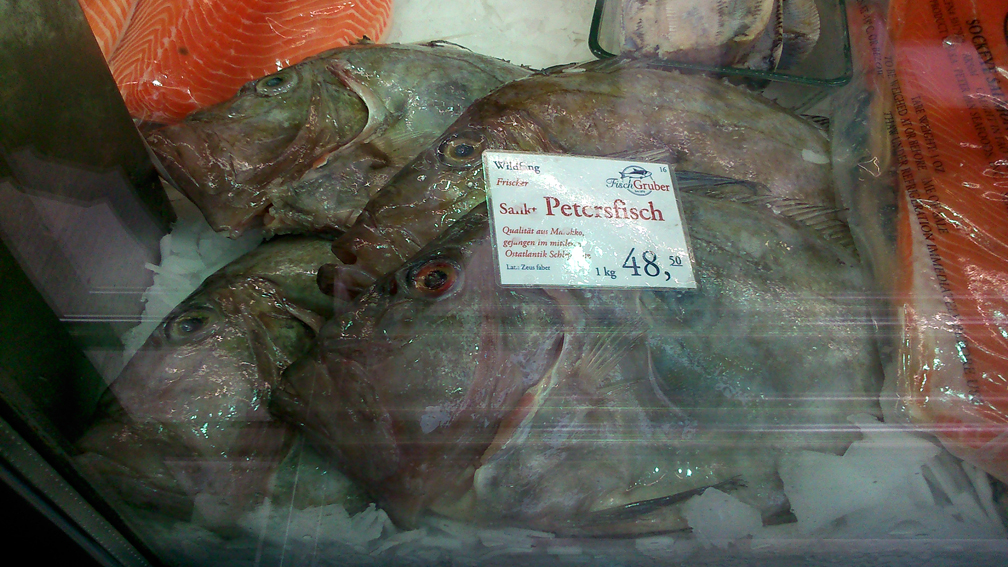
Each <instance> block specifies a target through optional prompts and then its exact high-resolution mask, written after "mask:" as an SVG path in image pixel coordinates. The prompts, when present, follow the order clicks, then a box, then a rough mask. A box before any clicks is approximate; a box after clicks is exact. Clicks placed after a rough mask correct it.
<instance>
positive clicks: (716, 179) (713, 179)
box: [675, 169, 770, 194]
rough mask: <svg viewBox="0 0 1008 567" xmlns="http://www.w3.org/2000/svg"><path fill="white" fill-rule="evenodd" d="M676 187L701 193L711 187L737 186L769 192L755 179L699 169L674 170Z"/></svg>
mask: <svg viewBox="0 0 1008 567" xmlns="http://www.w3.org/2000/svg"><path fill="white" fill-rule="evenodd" d="M675 181H676V189H679V190H680V191H690V192H692V191H697V192H699V193H701V194H702V193H703V191H704V190H705V189H708V188H712V187H731V186H737V187H738V189H739V190H744V189H745V190H748V192H749V193H750V194H758V193H765V194H769V193H770V189H769V188H768V187H767V186H766V185H764V184H762V183H759V182H757V181H747V180H745V179H735V178H732V177H725V176H723V175H714V174H713V173H702V172H699V171H685V170H678V169H677V170H676V171H675Z"/></svg>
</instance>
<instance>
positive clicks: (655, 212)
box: [647, 201, 665, 221]
mask: <svg viewBox="0 0 1008 567" xmlns="http://www.w3.org/2000/svg"><path fill="white" fill-rule="evenodd" d="M647 204H648V206H649V207H651V218H652V219H653V220H656V221H664V220H665V217H664V216H663V215H662V213H661V210H659V209H656V208H654V201H648V202H647Z"/></svg>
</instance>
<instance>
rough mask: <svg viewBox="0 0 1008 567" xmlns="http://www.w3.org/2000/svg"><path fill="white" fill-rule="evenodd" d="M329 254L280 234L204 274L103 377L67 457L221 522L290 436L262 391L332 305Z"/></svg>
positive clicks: (270, 468)
mask: <svg viewBox="0 0 1008 567" xmlns="http://www.w3.org/2000/svg"><path fill="white" fill-rule="evenodd" d="M329 255H330V252H329V242H328V241H327V240H325V239H319V238H303V237H299V238H283V239H278V240H275V241H273V242H270V243H267V244H264V245H262V246H260V247H259V248H257V249H256V250H254V251H252V252H250V253H249V254H246V255H245V256H243V257H241V258H239V259H238V260H236V261H234V262H232V263H231V264H229V265H227V266H225V267H224V268H222V269H221V270H219V271H218V272H217V273H215V274H213V275H211V276H210V277H209V278H208V279H207V280H206V281H205V282H204V284H203V285H202V286H201V287H200V289H198V290H197V291H196V292H194V293H193V294H192V295H191V296H190V297H188V298H187V299H186V300H185V301H183V302H182V304H181V305H179V306H178V307H177V308H176V309H175V310H174V311H173V312H172V313H171V314H169V315H168V317H166V319H165V320H164V321H163V322H162V323H161V325H160V326H158V328H157V329H155V331H154V332H153V333H152V335H151V337H150V338H149V339H148V340H147V342H146V343H145V344H144V345H143V347H142V348H141V349H140V350H139V351H138V352H137V353H136V355H135V356H134V357H133V358H132V359H131V360H130V362H129V363H128V364H127V366H126V368H125V369H124V370H123V371H122V373H121V374H120V375H119V377H118V378H117V379H116V380H115V381H114V382H113V383H112V384H111V385H110V386H109V389H108V392H107V393H106V395H105V397H104V400H103V409H102V412H101V413H100V414H99V418H98V419H97V421H96V423H95V424H94V425H93V426H92V427H91V428H90V429H89V430H88V431H87V432H85V434H84V435H83V437H82V438H81V439H80V440H78V441H77V445H76V447H77V450H78V451H79V453H80V454H79V456H78V457H77V462H78V464H80V465H81V466H82V467H83V468H84V469H85V470H88V471H91V473H92V474H91V476H92V477H93V478H95V479H98V481H97V482H98V483H99V484H101V485H104V486H105V487H106V488H107V489H108V490H109V492H110V493H111V494H113V500H118V501H120V502H121V503H122V504H124V505H125V506H127V507H128V508H131V509H151V510H154V511H156V512H158V513H160V514H161V515H164V516H167V517H174V518H179V519H185V520H189V519H195V520H196V521H198V522H199V523H201V524H203V525H205V526H208V527H211V528H213V529H221V530H226V529H228V528H229V527H231V526H232V525H233V523H234V521H235V520H236V519H237V518H239V517H240V516H241V515H242V514H243V513H245V512H247V511H248V510H249V509H250V508H251V507H252V506H254V505H255V504H257V503H259V502H261V501H262V499H263V498H264V496H266V495H267V494H268V487H269V482H270V479H271V478H272V475H273V473H274V472H275V470H276V468H277V466H279V464H280V463H281V462H282V461H283V459H284V457H285V455H286V454H287V452H288V450H289V449H290V448H291V444H292V443H293V442H294V440H295V437H296V432H295V431H294V430H293V429H291V428H290V427H288V426H287V425H285V424H283V423H281V422H279V421H277V420H275V419H273V418H272V416H271V415H270V413H269V411H268V410H267V407H266V403H267V400H268V397H269V393H270V390H271V389H272V388H273V387H274V386H275V385H276V383H277V381H278V380H279V376H280V372H281V371H282V370H283V369H284V368H286V367H287V366H289V365H290V364H291V363H292V362H293V360H294V359H295V358H296V357H297V356H299V355H301V354H302V353H304V352H305V351H307V350H308V348H309V346H310V345H311V342H312V340H313V339H314V338H315V335H316V333H317V331H318V330H319V328H320V327H321V326H322V323H323V321H324V320H325V318H326V317H328V316H330V315H331V313H332V302H331V300H330V299H329V298H327V297H325V296H324V295H322V294H321V293H319V292H318V288H317V285H316V283H315V272H316V270H317V269H318V266H319V265H320V264H321V263H323V262H324V261H326V260H327V259H328V256H329Z"/></svg>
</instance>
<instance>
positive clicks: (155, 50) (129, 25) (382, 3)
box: [80, 0, 392, 122]
mask: <svg viewBox="0 0 1008 567" xmlns="http://www.w3.org/2000/svg"><path fill="white" fill-rule="evenodd" d="M80 4H81V7H82V8H83V10H84V13H85V15H86V16H87V19H88V22H89V23H90V24H91V28H92V31H93V32H94V33H95V37H96V38H97V40H98V43H99V45H100V46H101V48H102V52H103V53H104V54H105V56H106V58H107V59H108V63H109V68H110V69H111V70H112V75H113V77H114V78H115V80H116V84H118V85H119V90H120V91H121V92H122V95H123V99H124V100H125V101H126V106H127V108H129V111H130V114H132V115H133V117H134V118H138V119H141V120H144V121H152V122H174V121H176V120H178V119H180V118H182V117H183V116H185V115H186V114H188V113H190V112H192V111H193V110H196V109H197V108H202V107H205V106H209V105H211V104H214V103H218V102H221V101H222V100H225V99H227V98H229V97H231V96H232V95H234V93H235V91H237V90H238V88H239V87H241V86H242V85H243V84H245V83H246V82H247V81H249V80H251V79H254V78H256V77H261V76H263V75H268V74H270V73H273V72H275V71H278V70H280V69H283V68H284V67H287V66H289V65H292V64H294V63H297V62H299V61H301V60H302V59H304V58H305V57H307V56H309V55H314V54H316V53H319V52H321V51H324V50H326V49H330V48H333V47H338V46H341V45H348V44H350V43H355V42H358V41H360V40H361V39H362V38H365V37H366V38H369V39H372V40H378V39H380V37H381V35H382V33H383V32H384V30H385V26H386V25H387V24H388V20H389V16H390V13H391V9H392V2H391V0H296V1H289V0H285V1H277V0H246V1H240V2H225V1H223V0H216V1H210V2H202V1H196V0H132V1H130V0H105V1H99V0H81V1H80Z"/></svg>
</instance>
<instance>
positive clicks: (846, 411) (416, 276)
mask: <svg viewBox="0 0 1008 567" xmlns="http://www.w3.org/2000/svg"><path fill="white" fill-rule="evenodd" d="M682 206H683V211H684V214H685V221H684V224H685V225H686V226H687V230H688V232H689V235H690V240H691V242H692V243H693V244H692V245H693V252H694V255H695V266H696V278H697V282H698V289H696V290H659V291H654V290H615V291H607V290H593V289H555V288H527V287H519V288H504V287H501V286H500V285H499V284H498V283H497V280H496V276H495V273H494V268H493V265H492V261H493V260H492V258H493V251H492V249H491V241H490V237H489V229H488V222H487V217H486V208H485V205H481V206H480V207H478V208H477V209H475V210H474V211H473V212H472V213H470V214H468V215H467V216H465V217H464V218H463V219H462V220H460V221H459V222H458V223H456V224H455V225H453V226H452V227H451V228H449V229H448V230H447V231H446V232H445V233H444V234H443V235H441V236H440V237H439V238H437V239H436V240H435V241H434V242H433V243H431V244H430V245H428V246H427V247H425V248H424V249H423V250H422V251H421V252H420V253H419V254H418V255H416V256H415V257H414V258H412V259H411V260H409V261H408V262H406V263H405V264H404V265H403V266H401V267H400V268H398V269H397V270H395V271H394V272H393V273H390V274H389V275H387V276H385V277H384V278H382V279H381V280H379V281H378V282H376V283H375V285H374V286H373V287H371V288H370V289H369V290H368V291H367V292H366V293H365V294H363V295H361V296H360V297H359V298H358V299H357V301H356V302H355V303H354V304H353V307H352V308H351V309H349V310H348V311H347V312H345V313H343V314H341V315H338V316H337V317H336V318H335V319H334V320H332V321H330V322H329V323H327V325H326V327H325V328H324V329H323V330H322V331H321V333H320V335H319V340H318V341H317V344H316V346H315V347H314V348H313V350H312V352H311V353H310V354H309V355H308V356H306V357H304V358H302V359H301V360H299V361H298V362H297V363H295V364H294V365H293V366H292V367H291V368H289V369H288V370H287V371H286V372H285V373H284V376H283V379H282V381H281V385H280V387H279V388H278V389H276V390H275V391H274V397H273V399H272V401H271V408H272V409H273V411H275V412H276V413H277V414H278V415H283V416H285V418H286V419H288V420H290V421H292V422H293V423H297V424H298V425H299V427H300V428H301V429H302V431H304V433H305V435H306V437H307V438H308V439H309V440H310V441H312V442H313V443H314V444H315V445H316V447H318V448H319V450H320V451H322V452H324V453H326V454H328V455H330V456H331V457H333V458H334V459H335V460H336V462H338V463H339V466H340V467H341V469H342V470H344V471H345V472H346V473H347V474H348V475H349V476H351V477H352V478H354V479H356V480H357V481H358V482H360V483H361V484H362V485H363V486H364V487H365V488H366V489H367V490H369V491H370V493H371V494H372V495H373V496H375V497H376V498H377V499H378V500H379V502H381V503H382V504H383V506H384V507H385V509H386V511H388V512H389V514H390V516H392V517H393V519H395V520H396V521H398V522H400V523H403V524H405V525H409V524H410V523H411V522H413V521H414V520H415V519H416V518H417V516H418V515H419V514H421V513H423V512H425V511H430V510H433V511H436V512H438V513H440V514H444V515H449V516H453V517H458V518H464V519H466V520H469V521H475V522H480V523H491V524H494V523H503V524H512V525H521V526H526V527H533V528H536V529H546V530H555V531H560V532H568V533H581V534H586V533H590V534H617V533H619V534H628V533H641V532H648V531H657V530H674V529H681V528H683V527H685V524H684V520H683V518H682V517H681V515H680V513H679V511H678V507H677V506H676V505H675V502H676V499H677V495H678V496H682V495H688V494H691V493H695V492H696V491H697V490H702V489H703V488H704V487H710V486H721V487H727V486H731V487H732V488H731V489H730V490H731V492H732V494H734V495H735V496H737V497H738V498H739V499H741V500H742V501H744V502H746V503H748V504H750V505H752V506H753V507H755V508H756V509H758V510H759V511H760V512H761V513H762V514H763V516H764V518H765V519H766V520H767V521H770V519H771V518H772V517H773V516H774V515H775V514H779V513H782V512H785V513H786V510H787V508H788V506H787V502H786V498H785V496H784V494H783V492H782V488H781V483H780V480H779V478H778V476H777V473H776V464H777V459H778V457H779V456H780V455H782V454H784V453H786V452H788V451H794V450H800V449H814V450H820V451H830V452H834V453H841V452H842V451H843V450H844V448H845V447H846V446H847V445H848V444H849V443H850V442H851V441H852V440H853V439H855V438H856V433H855V431H854V430H853V429H852V427H851V425H850V424H849V423H848V422H847V417H848V415H851V414H856V413H862V412H870V413H874V414H878V412H879V410H878V387H879V385H880V369H879V362H878V357H877V354H876V352H875V349H874V346H873V342H872V339H871V334H870V324H869V320H868V317H867V313H866V307H865V305H864V301H863V290H864V288H863V282H862V276H861V272H860V267H859V264H858V262H857V260H856V259H855V258H853V257H852V256H851V255H850V254H849V253H848V252H847V251H846V250H844V249H842V248H838V247H836V246H834V245H833V244H831V243H829V242H828V241H827V240H825V239H823V238H821V237H820V235H819V234H818V233H817V232H815V231H813V230H811V229H810V228H808V227H807V226H803V225H801V224H798V223H795V222H793V221H792V220H791V219H789V218H786V217H783V216H781V215H778V214H775V213H774V212H773V211H772V210H770V209H768V208H765V207H757V206H752V205H748V204H742V203H737V202H734V201H732V200H730V199H723V198H712V197H710V196H708V195H705V194H699V193H698V194H693V193H692V192H691V193H684V194H683V195H682ZM725 490H728V488H725Z"/></svg>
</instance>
